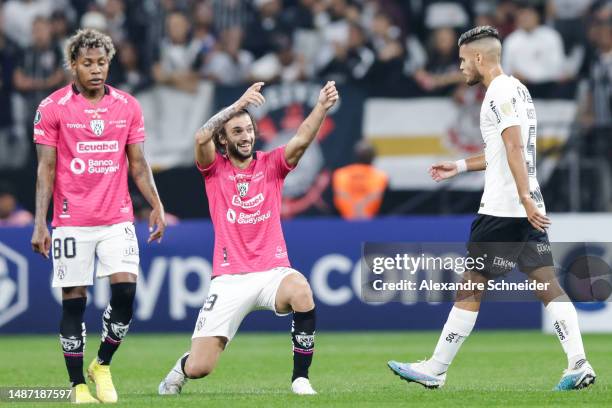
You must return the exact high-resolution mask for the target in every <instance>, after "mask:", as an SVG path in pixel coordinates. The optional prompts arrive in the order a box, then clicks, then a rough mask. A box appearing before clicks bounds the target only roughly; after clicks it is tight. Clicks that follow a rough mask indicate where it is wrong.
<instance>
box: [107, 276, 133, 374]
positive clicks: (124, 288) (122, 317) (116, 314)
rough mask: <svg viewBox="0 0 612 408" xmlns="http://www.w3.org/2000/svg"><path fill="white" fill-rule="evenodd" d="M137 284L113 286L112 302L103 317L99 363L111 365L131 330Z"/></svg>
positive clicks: (129, 283) (123, 283)
mask: <svg viewBox="0 0 612 408" xmlns="http://www.w3.org/2000/svg"><path fill="white" fill-rule="evenodd" d="M135 295H136V283H132V282H122V283H115V284H112V285H111V300H110V304H109V305H108V306H107V307H106V310H105V311H104V314H103V315H102V340H101V343H100V349H99V350H98V363H100V364H102V365H109V364H110V363H111V360H112V358H113V354H115V351H117V349H118V348H119V345H120V344H121V341H122V340H123V338H124V337H125V335H126V334H127V332H128V329H129V328H130V322H131V321H132V314H133V305H134V297H135Z"/></svg>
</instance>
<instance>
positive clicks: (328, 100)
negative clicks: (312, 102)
mask: <svg viewBox="0 0 612 408" xmlns="http://www.w3.org/2000/svg"><path fill="white" fill-rule="evenodd" d="M339 98H340V96H339V94H338V90H337V89H336V82H335V81H327V83H326V84H325V86H324V87H323V89H321V92H320V93H319V103H320V104H321V105H322V106H323V108H325V110H329V109H330V108H331V107H332V106H334V104H335V103H336V102H337V101H338V99H339Z"/></svg>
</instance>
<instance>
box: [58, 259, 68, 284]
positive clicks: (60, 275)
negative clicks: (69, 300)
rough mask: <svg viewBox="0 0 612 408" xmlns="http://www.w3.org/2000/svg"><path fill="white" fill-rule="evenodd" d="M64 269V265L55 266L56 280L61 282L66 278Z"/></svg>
mask: <svg viewBox="0 0 612 408" xmlns="http://www.w3.org/2000/svg"><path fill="white" fill-rule="evenodd" d="M66 269H67V268H66V265H64V264H62V263H60V264H59V265H58V266H57V270H56V273H57V279H59V280H62V279H64V278H65V277H66Z"/></svg>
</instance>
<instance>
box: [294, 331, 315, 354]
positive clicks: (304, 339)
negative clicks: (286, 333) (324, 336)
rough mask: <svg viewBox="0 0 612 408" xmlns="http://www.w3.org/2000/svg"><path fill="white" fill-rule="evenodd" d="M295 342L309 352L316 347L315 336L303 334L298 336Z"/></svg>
mask: <svg viewBox="0 0 612 408" xmlns="http://www.w3.org/2000/svg"><path fill="white" fill-rule="evenodd" d="M295 340H296V341H297V342H298V344H299V345H300V346H302V347H303V348H305V349H307V350H308V349H311V348H312V347H313V346H314V334H306V333H304V332H301V333H300V334H296V336H295Z"/></svg>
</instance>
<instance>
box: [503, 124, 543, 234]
mask: <svg viewBox="0 0 612 408" xmlns="http://www.w3.org/2000/svg"><path fill="white" fill-rule="evenodd" d="M502 139H503V140H504V146H505V147H506V156H507V158H508V166H509V167H510V171H511V172H512V177H514V182H515V183H516V189H517V190H518V195H519V199H520V200H521V204H523V207H525V212H526V213H527V219H528V220H529V222H530V223H531V225H533V227H534V228H535V229H537V230H538V231H541V232H545V228H548V226H550V219H549V218H548V217H547V216H545V215H544V214H542V213H541V212H540V211H539V210H538V207H537V205H536V203H535V201H534V200H533V198H532V197H531V192H530V191H529V176H528V175H527V165H526V160H525V155H524V153H523V151H524V146H523V138H522V137H521V127H520V126H510V127H509V128H506V129H504V131H503V132H502Z"/></svg>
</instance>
